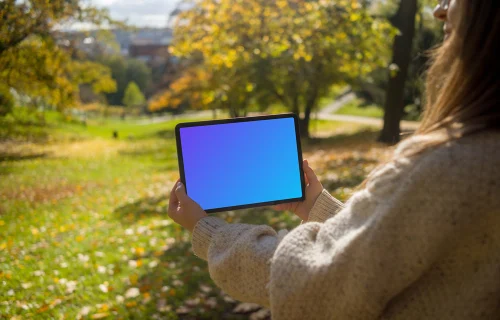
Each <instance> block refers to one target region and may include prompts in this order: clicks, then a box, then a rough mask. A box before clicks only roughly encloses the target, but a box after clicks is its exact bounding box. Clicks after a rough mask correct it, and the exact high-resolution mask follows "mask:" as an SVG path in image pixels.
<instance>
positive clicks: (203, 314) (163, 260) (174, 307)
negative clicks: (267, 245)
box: [115, 197, 300, 320]
mask: <svg viewBox="0 0 500 320" xmlns="http://www.w3.org/2000/svg"><path fill="white" fill-rule="evenodd" d="M167 210H168V199H167V198H166V197H157V198H154V197H153V198H144V199H141V200H138V201H136V202H134V203H130V204H125V205H123V206H121V207H119V208H117V209H116V210H115V214H117V215H118V217H119V218H121V219H122V221H123V222H124V223H127V224H128V223H134V222H137V220H138V219H141V218H146V217H151V216H158V217H161V218H162V219H165V217H166V215H167ZM213 215H215V216H218V217H220V218H222V219H224V220H226V221H228V222H232V223H248V224H255V225H259V224H265V225H270V226H272V227H273V228H275V229H276V230H279V229H288V230H290V229H292V228H294V227H295V226H297V225H298V224H299V223H300V221H299V219H298V218H297V217H295V216H294V215H293V214H291V213H287V212H278V211H275V210H273V209H271V208H268V207H264V208H252V209H244V210H238V211H227V212H221V213H217V214H213ZM157 228H160V229H162V231H166V232H167V233H168V234H169V235H170V237H171V238H167V239H166V240H165V241H166V243H167V245H166V246H165V247H164V249H163V250H161V251H157V252H152V251H150V252H146V253H145V254H144V255H142V256H137V257H132V259H142V260H143V261H150V260H153V261H156V262H157V263H156V262H155V264H154V265H153V267H152V268H150V272H149V273H147V274H145V275H143V276H142V277H140V278H139V279H138V280H137V283H135V284H133V285H131V286H133V287H137V288H139V290H140V291H141V293H142V294H143V295H142V296H144V294H145V293H147V297H148V298H147V299H144V300H143V301H142V303H141V308H130V309H127V310H128V311H127V312H128V313H130V316H132V317H137V318H138V319H146V318H148V319H149V318H155V317H158V316H161V317H167V318H169V317H171V318H173V319H176V318H179V319H253V320H258V319H269V318H270V314H269V311H268V310H266V309H262V308H261V307H259V306H257V305H254V304H248V303H240V302H237V301H235V300H233V299H231V298H230V297H229V296H227V295H226V294H225V293H224V292H223V291H222V290H221V289H219V288H218V287H217V286H216V285H215V284H214V282H213V281H212V280H211V279H210V275H209V272H208V267H207V263H206V262H205V261H203V260H202V259H200V258H198V257H196V256H195V255H194V254H193V252H192V250H191V242H190V235H189V233H188V232H186V231H185V230H183V229H182V228H181V227H180V226H178V225H176V224H175V223H171V224H168V225H166V226H165V225H162V226H158V227H157ZM124 295H125V293H124Z"/></svg>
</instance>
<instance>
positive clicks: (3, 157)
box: [0, 152, 49, 162]
mask: <svg viewBox="0 0 500 320" xmlns="http://www.w3.org/2000/svg"><path fill="white" fill-rule="evenodd" d="M48 155H49V153H47V152H43V153H32V154H22V153H2V152H0V162H6V161H23V160H33V159H38V158H46V157H47V156H48Z"/></svg>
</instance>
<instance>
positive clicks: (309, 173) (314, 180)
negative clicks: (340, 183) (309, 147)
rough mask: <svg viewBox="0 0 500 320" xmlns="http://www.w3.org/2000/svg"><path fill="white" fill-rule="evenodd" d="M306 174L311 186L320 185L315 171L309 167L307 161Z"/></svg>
mask: <svg viewBox="0 0 500 320" xmlns="http://www.w3.org/2000/svg"><path fill="white" fill-rule="evenodd" d="M304 173H305V175H306V177H307V180H308V181H309V184H317V183H319V180H318V177H317V176H316V174H315V173H314V171H313V169H311V167H309V162H308V161H307V160H305V161H304Z"/></svg>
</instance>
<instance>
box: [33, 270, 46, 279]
mask: <svg viewBox="0 0 500 320" xmlns="http://www.w3.org/2000/svg"><path fill="white" fill-rule="evenodd" d="M33 274H34V275H35V276H36V277H41V276H43V275H44V274H45V272H43V271H42V270H37V271H35V272H33Z"/></svg>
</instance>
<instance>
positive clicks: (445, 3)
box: [439, 0, 450, 10]
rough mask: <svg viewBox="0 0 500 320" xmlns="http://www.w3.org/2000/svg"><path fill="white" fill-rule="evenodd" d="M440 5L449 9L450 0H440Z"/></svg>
mask: <svg viewBox="0 0 500 320" xmlns="http://www.w3.org/2000/svg"><path fill="white" fill-rule="evenodd" d="M439 6H440V7H441V8H443V9H445V10H447V9H448V7H449V6H450V0H440V1H439Z"/></svg>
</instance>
